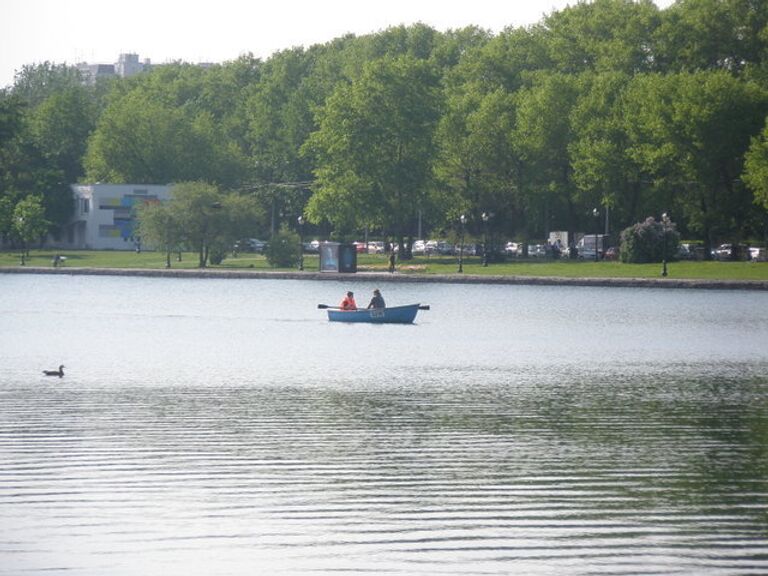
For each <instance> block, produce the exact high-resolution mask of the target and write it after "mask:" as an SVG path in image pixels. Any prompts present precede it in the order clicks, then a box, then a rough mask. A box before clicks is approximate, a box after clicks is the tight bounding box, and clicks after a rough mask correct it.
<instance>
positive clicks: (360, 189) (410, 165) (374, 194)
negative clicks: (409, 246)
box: [306, 56, 440, 254]
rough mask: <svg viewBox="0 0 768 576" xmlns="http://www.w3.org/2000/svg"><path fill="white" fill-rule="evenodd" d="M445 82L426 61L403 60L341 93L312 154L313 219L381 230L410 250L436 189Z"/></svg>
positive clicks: (383, 63)
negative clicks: (437, 140)
mask: <svg viewBox="0 0 768 576" xmlns="http://www.w3.org/2000/svg"><path fill="white" fill-rule="evenodd" d="M438 81H439V78H438V76H437V75H436V74H435V72H434V69H433V67H432V66H430V65H429V64H428V63H427V62H424V61H420V60H416V59H414V58H411V57H405V56H403V57H398V58H394V59H391V58H384V59H381V60H377V61H375V62H371V63H370V64H369V65H368V66H367V67H366V68H365V71H364V72H363V75H362V76H361V77H360V78H359V79H358V80H356V81H354V82H352V83H351V84H350V85H342V86H340V87H339V88H338V89H337V91H336V92H335V93H334V94H333V95H332V96H331V97H330V98H329V99H328V102H327V104H326V106H325V107H324V108H323V109H322V110H321V111H320V116H319V129H318V130H317V131H316V132H313V133H312V135H311V136H310V138H309V141H308V146H307V148H306V150H307V151H308V152H311V153H312V154H313V155H314V158H315V162H316V164H315V165H316V169H315V176H316V185H315V188H314V193H313V195H312V197H311V198H310V201H309V204H308V208H307V215H308V216H309V218H310V219H311V220H313V221H315V222H320V221H322V220H328V221H330V222H331V223H333V224H334V225H335V226H336V227H337V228H341V229H347V230H352V229H354V228H355V227H363V226H366V225H367V226H375V227H381V228H382V229H384V230H385V231H387V232H388V233H390V234H392V235H393V236H394V237H395V238H396V239H397V241H398V242H399V244H400V245H401V246H403V245H404V238H405V236H406V234H412V233H413V230H412V225H413V224H414V223H415V221H416V219H417V217H418V211H419V209H420V208H421V207H422V206H423V205H424V203H425V201H426V198H427V196H428V194H429V192H430V189H431V185H432V162H433V160H434V155H435V138H434V133H435V130H436V126H437V121H438V119H439V111H440V92H439V90H438ZM401 254H402V251H401Z"/></svg>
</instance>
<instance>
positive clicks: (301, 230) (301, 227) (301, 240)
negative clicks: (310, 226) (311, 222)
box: [296, 216, 304, 270]
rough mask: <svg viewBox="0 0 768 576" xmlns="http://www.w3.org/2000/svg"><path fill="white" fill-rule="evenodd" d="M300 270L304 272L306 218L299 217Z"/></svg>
mask: <svg viewBox="0 0 768 576" xmlns="http://www.w3.org/2000/svg"><path fill="white" fill-rule="evenodd" d="M296 221H297V222H298V223H299V270H304V217H303V216H299V217H298V218H297V220H296Z"/></svg>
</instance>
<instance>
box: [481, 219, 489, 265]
mask: <svg viewBox="0 0 768 576" xmlns="http://www.w3.org/2000/svg"><path fill="white" fill-rule="evenodd" d="M480 218H482V220H483V266H488V220H490V219H491V215H490V213H488V212H483V214H482V215H481V216H480Z"/></svg>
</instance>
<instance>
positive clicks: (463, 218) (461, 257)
mask: <svg viewBox="0 0 768 576" xmlns="http://www.w3.org/2000/svg"><path fill="white" fill-rule="evenodd" d="M459 222H460V223H461V236H460V240H459V274H461V273H463V272H464V226H465V225H466V223H467V217H466V216H464V214H462V215H461V216H459Z"/></svg>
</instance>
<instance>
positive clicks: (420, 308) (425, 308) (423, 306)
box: [419, 304, 429, 310]
mask: <svg viewBox="0 0 768 576" xmlns="http://www.w3.org/2000/svg"><path fill="white" fill-rule="evenodd" d="M419 310H429V304H421V305H419Z"/></svg>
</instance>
